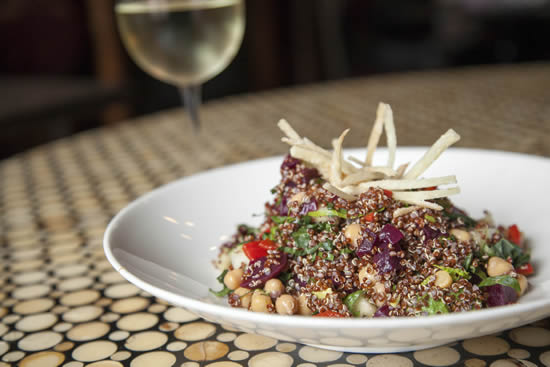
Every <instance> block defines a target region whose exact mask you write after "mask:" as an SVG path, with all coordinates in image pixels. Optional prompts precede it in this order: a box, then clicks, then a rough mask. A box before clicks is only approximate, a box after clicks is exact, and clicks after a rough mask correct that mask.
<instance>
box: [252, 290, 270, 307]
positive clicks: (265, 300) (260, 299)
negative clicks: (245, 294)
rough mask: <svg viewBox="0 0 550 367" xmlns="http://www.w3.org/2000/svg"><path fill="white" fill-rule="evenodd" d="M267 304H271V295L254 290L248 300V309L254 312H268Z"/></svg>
mask: <svg viewBox="0 0 550 367" xmlns="http://www.w3.org/2000/svg"><path fill="white" fill-rule="evenodd" d="M269 305H273V302H272V301H271V297H269V296H268V295H267V294H264V293H263V292H262V291H260V290H255V291H254V293H252V298H251V300H250V310H251V311H254V312H270V310H269V307H268V306H269Z"/></svg>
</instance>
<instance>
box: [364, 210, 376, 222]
mask: <svg viewBox="0 0 550 367" xmlns="http://www.w3.org/2000/svg"><path fill="white" fill-rule="evenodd" d="M365 220H366V221H367V222H374V212H371V213H369V214H367V215H365Z"/></svg>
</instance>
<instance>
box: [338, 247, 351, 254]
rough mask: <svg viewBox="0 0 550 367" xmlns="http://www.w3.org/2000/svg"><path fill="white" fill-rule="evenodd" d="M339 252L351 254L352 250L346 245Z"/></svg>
mask: <svg viewBox="0 0 550 367" xmlns="http://www.w3.org/2000/svg"><path fill="white" fill-rule="evenodd" d="M340 252H341V253H342V254H351V253H352V252H353V250H352V249H350V248H348V247H345V248H343V249H341V250H340Z"/></svg>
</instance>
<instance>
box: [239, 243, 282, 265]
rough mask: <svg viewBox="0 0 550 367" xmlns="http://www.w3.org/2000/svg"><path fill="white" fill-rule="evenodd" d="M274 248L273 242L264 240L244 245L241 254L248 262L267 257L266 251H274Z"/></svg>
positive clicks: (275, 245)
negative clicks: (242, 253)
mask: <svg viewBox="0 0 550 367" xmlns="http://www.w3.org/2000/svg"><path fill="white" fill-rule="evenodd" d="M276 248H277V244H276V243H275V242H273V241H271V240H268V239H265V240H260V241H252V242H247V243H245V244H244V245H243V252H244V254H245V255H246V257H248V258H249V259H250V260H256V259H259V258H260V257H264V256H267V250H274V249H276Z"/></svg>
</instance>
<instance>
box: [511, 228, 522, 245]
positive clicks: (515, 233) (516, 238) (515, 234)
mask: <svg viewBox="0 0 550 367" xmlns="http://www.w3.org/2000/svg"><path fill="white" fill-rule="evenodd" d="M508 240H509V241H511V242H513V243H515V244H516V245H518V246H519V245H520V244H521V232H520V231H519V228H518V226H517V225H515V224H513V225H511V226H510V227H508Z"/></svg>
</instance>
